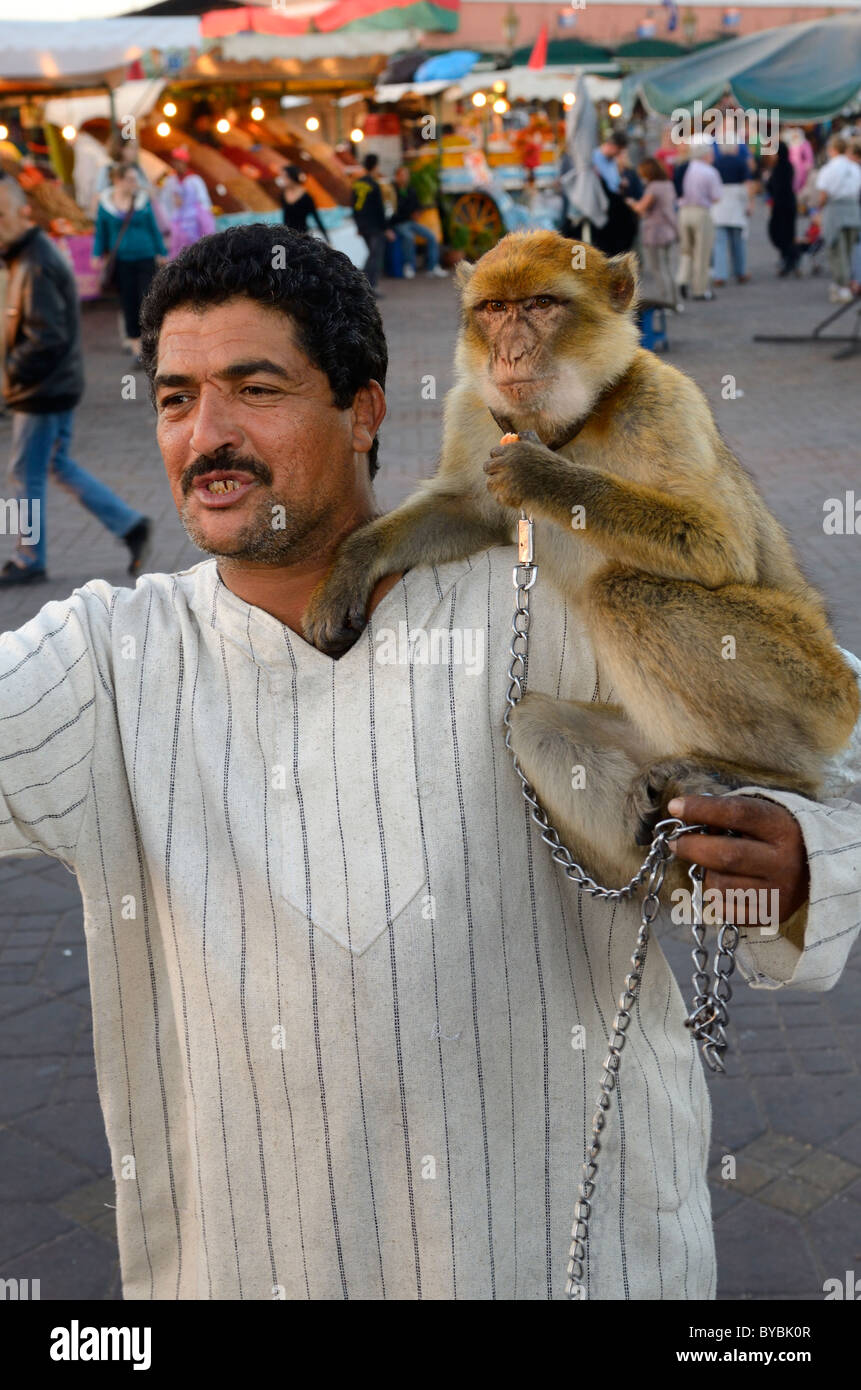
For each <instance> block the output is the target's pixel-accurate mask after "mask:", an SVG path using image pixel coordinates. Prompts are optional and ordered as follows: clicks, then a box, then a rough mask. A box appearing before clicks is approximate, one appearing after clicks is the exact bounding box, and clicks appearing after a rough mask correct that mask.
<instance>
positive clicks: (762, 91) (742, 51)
mask: <svg viewBox="0 0 861 1390" xmlns="http://www.w3.org/2000/svg"><path fill="white" fill-rule="evenodd" d="M727 91H729V92H730V93H731V94H732V96H733V97H734V99H735V101H736V102H737V103H738V105H739V106H741V107H743V108H745V109H750V108H753V109H755V110H763V111H766V112H770V111H771V110H773V109H776V110H778V111H779V112H780V120H781V121H783V122H786V121H818V120H825V119H827V118H828V117H829V116H833V115H835V114H836V113H837V112H838V111H840V110H841V109H842V108H843V107H844V106H846V105H847V104H848V103H849V102H851V101H853V100H854V99H855V97H856V96H857V95H858V94H859V92H861V16H859V15H834V16H832V17H831V18H829V19H817V20H809V21H807V22H806V23H804V24H787V25H784V26H782V27H781V28H778V29H766V30H763V31H762V32H760V33H757V34H749V35H747V36H746V37H745V38H734V39H731V40H729V41H728V42H726V43H722V44H716V45H714V46H712V47H710V48H705V49H701V50H700V51H699V52H697V53H693V54H691V55H690V57H688V58H681V59H679V60H678V61H676V62H672V63H668V64H667V65H666V67H661V68H657V69H654V70H653V71H651V72H649V73H648V75H643V76H641V77H639V78H638V79H637V80H636V82H633V81H632V82H630V83H629V84H626V88H625V96H626V98H627V100H628V102H629V103H632V99H633V96H635V95H637V94H639V95H640V96H642V98H643V99H644V101H645V102H646V104H647V105H648V106H650V107H651V108H652V110H654V111H657V112H659V113H660V114H662V115H664V116H670V115H672V113H673V112H674V111H677V110H690V108H691V107H692V106H693V103H694V102H695V101H700V102H702V104H703V107H704V108H705V107H709V106H712V105H713V104H714V103H715V102H717V101H719V100H720V98H721V97H722V96H723V95H724V93H725V92H727Z"/></svg>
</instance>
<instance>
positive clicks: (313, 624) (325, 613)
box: [302, 573, 368, 656]
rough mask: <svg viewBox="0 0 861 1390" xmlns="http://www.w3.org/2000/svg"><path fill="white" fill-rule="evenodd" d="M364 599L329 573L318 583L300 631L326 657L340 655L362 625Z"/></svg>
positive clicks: (364, 617) (364, 622)
mask: <svg viewBox="0 0 861 1390" xmlns="http://www.w3.org/2000/svg"><path fill="white" fill-rule="evenodd" d="M366 609H367V599H366V598H365V597H364V595H362V594H360V593H357V590H356V588H355V586H352V585H351V586H350V587H349V588H348V587H347V586H346V585H345V584H343V583H341V582H339V581H338V578H337V576H336V575H335V574H334V573H333V574H330V575H329V576H328V577H327V578H326V579H324V580H323V582H322V583H321V584H318V585H317V588H316V589H315V590H314V592H313V594H312V595H311V598H310V600H309V602H308V607H307V608H306V609H305V614H304V617H303V619H302V631H303V632H304V634H305V639H306V641H308V642H311V643H312V644H313V645H314V646H315V647H318V648H319V650H320V651H321V652H325V653H326V655H327V656H343V654H344V652H346V651H349V650H350V647H352V646H353V645H354V644H355V643H356V642H357V641H358V640H359V636H360V634H361V633H362V631H363V629H364V628H365V626H366V624H367V621H368V618H367V613H366Z"/></svg>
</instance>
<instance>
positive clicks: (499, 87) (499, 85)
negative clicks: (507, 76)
mask: <svg viewBox="0 0 861 1390" xmlns="http://www.w3.org/2000/svg"><path fill="white" fill-rule="evenodd" d="M493 90H494V91H495V92H504V91H505V83H504V82H503V81H501V80H500V81H498V82H494V84H493Z"/></svg>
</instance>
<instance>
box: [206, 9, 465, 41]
mask: <svg viewBox="0 0 861 1390" xmlns="http://www.w3.org/2000/svg"><path fill="white" fill-rule="evenodd" d="M459 13H460V0H335V3H334V4H333V3H332V0H279V3H278V5H277V6H272V7H271V8H270V7H268V6H258V5H246V6H245V7H244V8H241V9H232V10H218V9H213V10H211V11H210V12H209V13H208V14H205V15H204V16H203V18H202V19H201V21H200V28H201V33H202V34H203V36H204V37H205V38H211V39H223V38H230V37H232V36H233V35H235V34H261V35H263V34H266V35H271V36H272V37H276V38H277V37H280V38H286V37H289V36H291V35H300V34H313V33H316V34H330V33H333V32H334V31H335V30H343V29H349V30H350V31H351V32H356V31H360V32H361V31H364V30H371V31H374V30H391V29H398V30H406V29H426V30H434V31H437V32H440V31H441V32H443V33H448V34H453V33H454V32H455V30H456V29H457V24H458V17H459Z"/></svg>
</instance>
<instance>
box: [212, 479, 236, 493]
mask: <svg viewBox="0 0 861 1390" xmlns="http://www.w3.org/2000/svg"><path fill="white" fill-rule="evenodd" d="M239 487H242V484H241V483H239V482H237V481H236V479H235V478H216V480H215V482H214V483H207V485H206V490H207V492H235V491H236V489H237V488H239Z"/></svg>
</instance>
